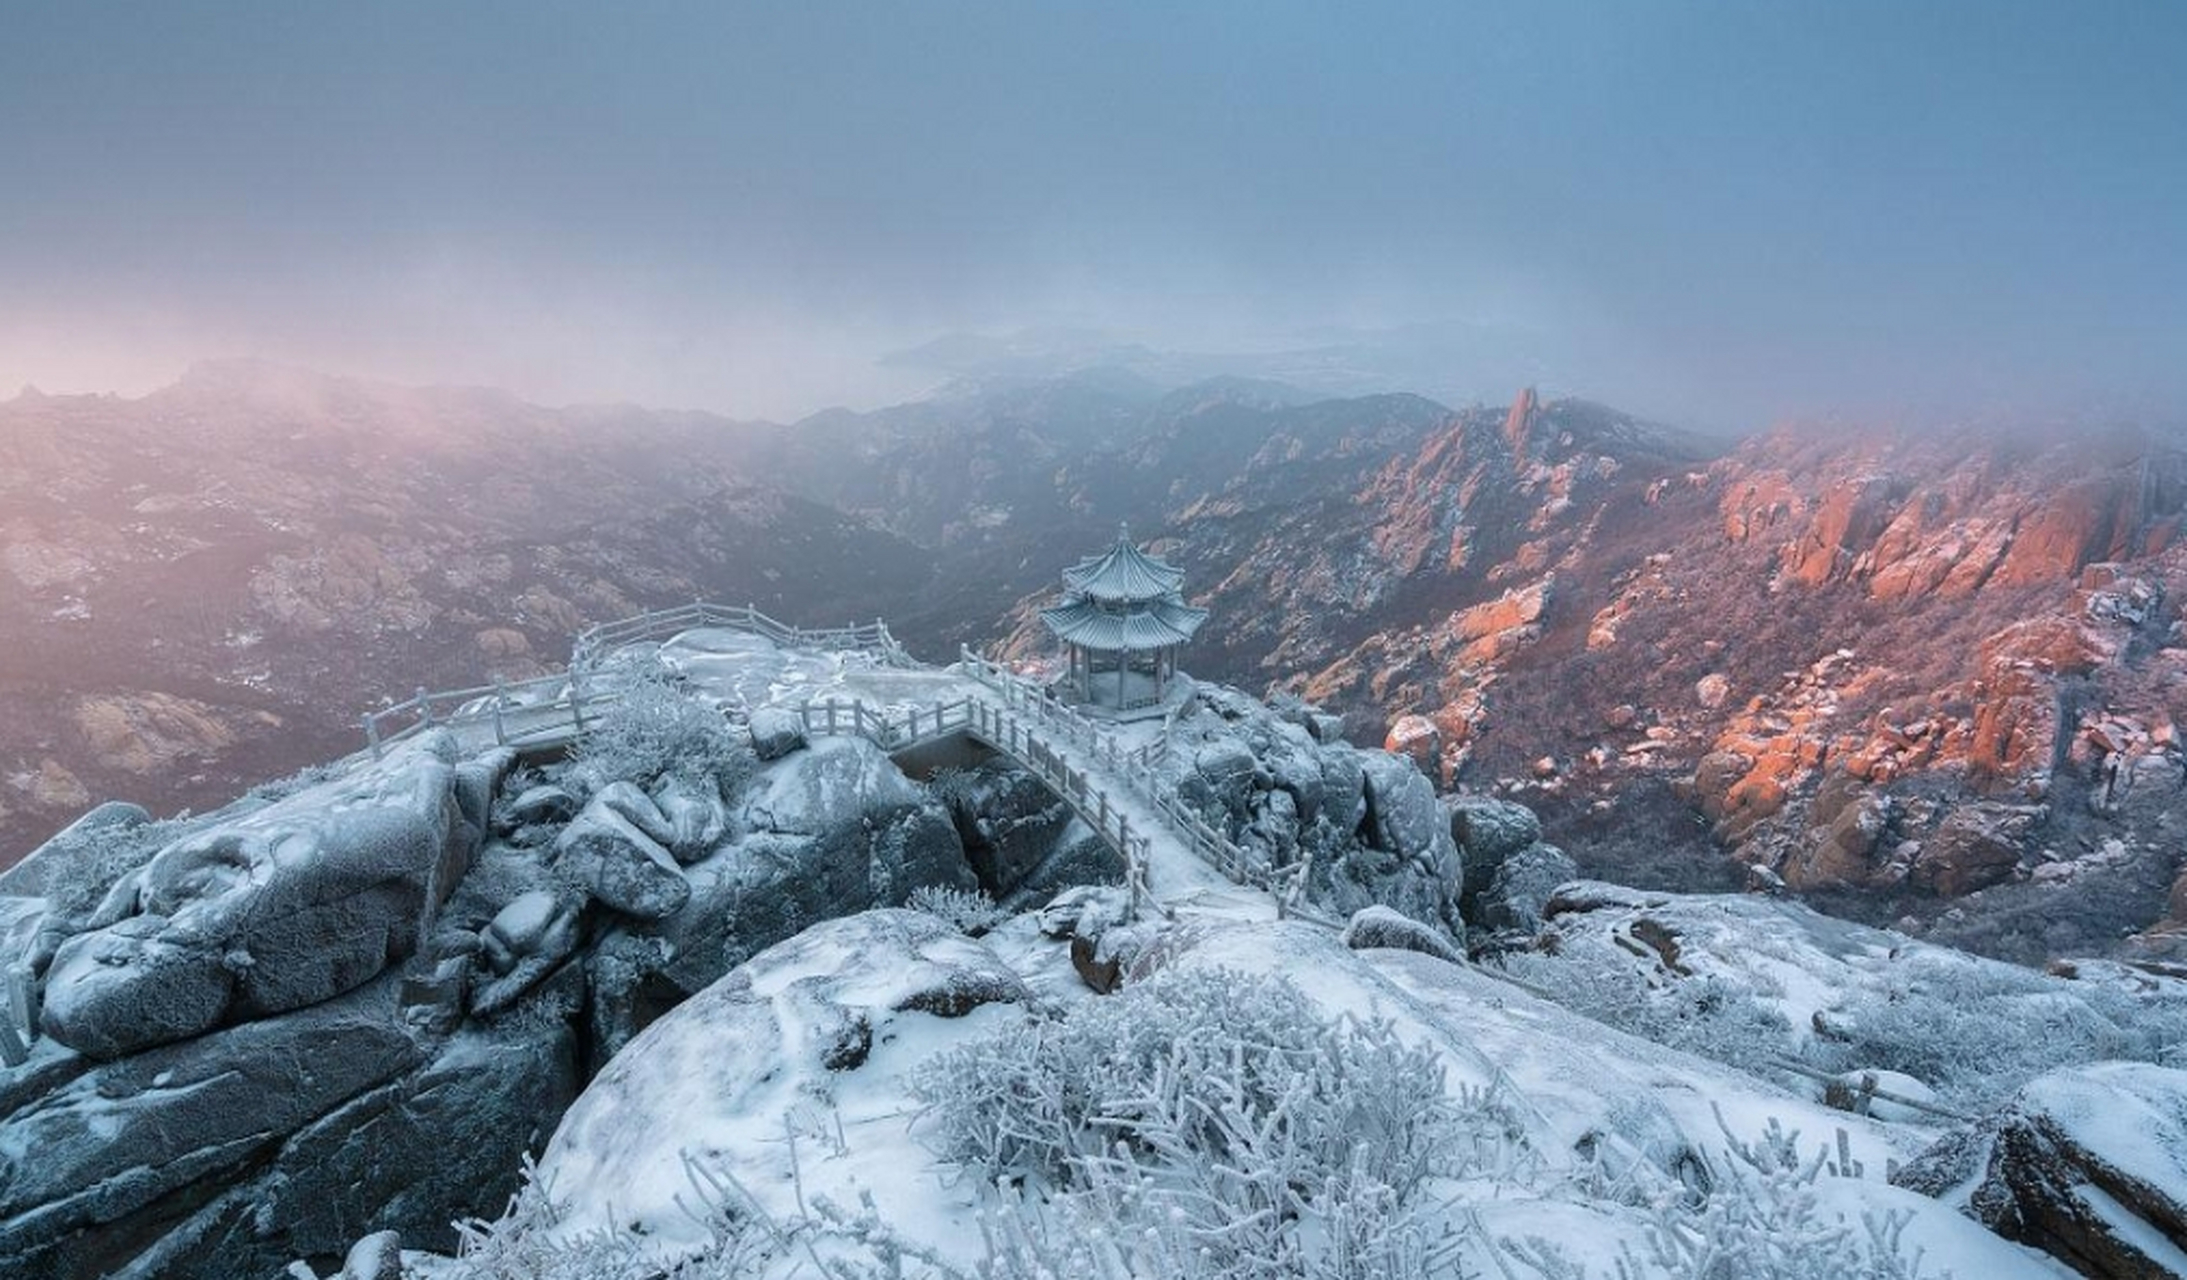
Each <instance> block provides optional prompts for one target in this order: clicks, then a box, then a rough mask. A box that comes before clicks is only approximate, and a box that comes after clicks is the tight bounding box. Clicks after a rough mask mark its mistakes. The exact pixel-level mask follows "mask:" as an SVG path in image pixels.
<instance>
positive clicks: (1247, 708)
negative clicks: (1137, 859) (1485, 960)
mask: <svg viewBox="0 0 2187 1280" xmlns="http://www.w3.org/2000/svg"><path fill="white" fill-rule="evenodd" d="M1296 720H1297V717H1296V716H1292V717H1287V716H1285V715H1284V714H1283V713H1281V712H1279V711H1277V710H1273V709H1271V708H1269V707H1267V706H1265V705H1263V704H1261V703H1259V702H1257V701H1255V700H1254V699H1252V698H1249V697H1247V696H1246V695H1244V694H1242V693H1240V692H1238V691H1237V690H1234V689H1227V688H1221V687H1218V686H1213V685H1205V684H1203V685H1200V686H1198V689H1197V692H1196V693H1195V695H1194V702H1193V703H1192V704H1191V705H1190V707H1189V709H1188V710H1187V712H1186V713H1185V714H1183V715H1181V716H1179V718H1178V719H1177V722H1176V723H1175V725H1174V726H1172V727H1171V729H1170V731H1169V742H1170V752H1169V756H1168V758H1167V760H1166V762H1165V763H1164V764H1163V766H1162V773H1163V778H1164V781H1165V782H1166V784H1167V785H1169V786H1170V787H1171V788H1173V789H1174V790H1175V792H1176V794H1177V796H1178V798H1179V799H1180V800H1182V801H1183V802H1184V803H1185V804H1187V805H1189V806H1191V807H1192V808H1193V809H1194V810H1195V811H1197V812H1198V813H1199V814H1200V816H1201V817H1202V818H1203V819H1205V820H1206V821H1207V822H1209V823H1211V824H1213V825H1215V826H1216V827H1218V828H1220V829H1221V830H1223V831H1224V832H1225V833H1226V834H1227V835H1229V836H1230V838H1231V839H1233V840H1234V841H1236V842H1237V843H1238V845H1239V846H1240V847H1241V848H1242V849H1244V850H1245V853H1246V856H1247V857H1248V859H1249V860H1251V861H1253V862H1254V863H1255V864H1257V866H1258V867H1259V868H1260V870H1261V871H1262V872H1263V873H1264V874H1268V875H1270V876H1271V877H1273V878H1277V879H1280V878H1281V877H1283V876H1285V875H1293V874H1296V873H1297V872H1298V870H1299V869H1300V868H1301V867H1305V868H1307V869H1308V877H1309V878H1308V883H1307V886H1306V896H1307V897H1308V898H1309V899H1310V900H1312V901H1313V902H1316V903H1319V904H1321V905H1322V907H1323V909H1324V910H1329V911H1335V912H1339V913H1343V914H1349V913H1351V912H1353V911H1357V910H1359V909H1360V908H1362V907H1367V906H1374V905H1377V904H1379V905H1382V906H1387V907H1391V908H1394V909H1395V910H1397V911H1398V912H1400V913H1402V914H1404V915H1407V916H1410V917H1412V918H1413V919H1415V920H1419V921H1422V922H1425V923H1428V924H1432V925H1435V926H1437V927H1440V928H1443V929H1445V930H1447V931H1449V932H1450V934H1451V935H1452V937H1453V938H1463V936H1464V925H1463V923H1462V921H1461V919H1460V916H1459V913H1458V896H1459V891H1460V889H1461V887H1462V884H1463V878H1464V876H1463V867H1462V864H1461V859H1460V854H1459V850H1458V847H1457V845H1456V844H1454V843H1453V842H1452V840H1451V836H1450V823H1449V820H1448V819H1447V818H1446V817H1445V815H1444V813H1443V810H1442V808H1441V806H1440V805H1439V804H1438V803H1437V801H1436V798H1435V788H1434V786H1433V785H1432V784H1431V783H1429V781H1428V780H1427V779H1426V778H1425V777H1423V776H1422V775H1421V773H1420V771H1419V770H1418V769H1416V768H1414V767H1413V765H1412V764H1411V762H1409V761H1407V760H1405V759H1404V758H1402V757H1399V756H1393V755H1390V754H1389V753H1387V752H1383V751H1362V750H1359V749H1357V748H1355V747H1352V746H1349V745H1346V744H1344V743H1341V742H1321V741H1318V740H1317V739H1316V738H1315V737H1314V735H1313V733H1312V732H1311V731H1309V730H1308V729H1307V728H1306V727H1305V726H1303V725H1301V724H1299V723H1297V722H1296Z"/></svg>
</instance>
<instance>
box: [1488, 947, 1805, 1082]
mask: <svg viewBox="0 0 2187 1280" xmlns="http://www.w3.org/2000/svg"><path fill="white" fill-rule="evenodd" d="M1498 959H1499V960H1500V962H1501V963H1502V965H1503V967H1504V969H1505V971H1506V972H1507V973H1509V974H1510V976H1511V977H1513V978H1516V979H1518V980H1519V981H1520V982H1521V983H1523V984H1524V985H1526V986H1528V987H1531V988H1533V989H1535V990H1538V991H1540V992H1541V993H1542V994H1543V995H1545V996H1546V997H1548V998H1549V999H1551V1000H1554V1001H1556V1002H1557V1003H1558V1004H1561V1005H1563V1006H1564V1007H1565V1008H1567V1009H1570V1010H1572V1011H1573V1012H1574V1013H1578V1014H1581V1015H1584V1016H1586V1017H1589V1018H1593V1019H1594V1020H1595V1021H1597V1022H1601V1023H1605V1024H1607V1025H1609V1026H1612V1027H1616V1028H1617V1029H1618V1030H1620V1031H1623V1032H1626V1033H1628V1034H1630V1035H1636V1036H1639V1037H1640V1038H1642V1039H1644V1040H1653V1041H1655V1042H1656V1043H1657V1044H1661V1045H1668V1046H1670V1047H1671V1048H1674V1049H1682V1050H1684V1051H1686V1052H1688V1053H1691V1054H1694V1055H1695V1056H1697V1057H1702V1058H1708V1059H1710V1060H1711V1061H1715V1062H1722V1063H1727V1064H1729V1065H1731V1066H1735V1067H1740V1068H1742V1069H1744V1070H1749V1071H1761V1070H1766V1069H1768V1068H1770V1067H1772V1066H1773V1065H1774V1064H1775V1063H1777V1062H1778V1061H1780V1060H1781V1059H1784V1058H1787V1057H1790V1056H1792V1055H1793V1054H1794V1053H1795V1052H1796V1047H1795V1046H1796V1040H1797V1037H1795V1035H1794V1034H1793V1028H1792V1024H1791V1023H1790V1022H1789V1021H1788V1020H1787V1019H1786V1018H1785V1016H1784V1014H1783V1013H1782V1012H1781V1011H1780V1010H1778V1009H1776V1008H1773V1007H1772V1006H1770V1005H1768V1004H1766V1003H1764V1002H1763V1001H1762V1000H1760V999H1758V998H1757V997H1756V995H1755V993H1754V992H1752V991H1749V990H1747V989H1746V988H1743V987H1739V986H1736V985H1733V984H1731V983H1728V982H1725V981H1724V980H1722V979H1721V978H1718V977H1716V976H1714V975H1708V976H1704V977H1700V978H1688V979H1683V980H1680V981H1676V982H1669V983H1665V984H1663V985H1661V986H1650V985H1648V984H1647V983H1646V982H1645V981H1643V980H1642V979H1641V978H1640V976H1639V975H1637V974H1636V973H1634V972H1633V971H1632V970H1631V969H1630V968H1627V967H1624V966H1622V965H1619V964H1616V963H1614V962H1609V961H1598V962H1595V963H1589V962H1587V961H1586V960H1585V959H1583V958H1582V957H1581V956H1579V955H1573V954H1565V955H1560V956H1556V957H1554V958H1552V957H1548V956H1543V955H1539V954H1536V953H1534V952H1528V951H1517V952H1509V953H1506V954H1504V955H1502V956H1500V957H1498Z"/></svg>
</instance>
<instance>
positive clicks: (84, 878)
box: [38, 818, 192, 920]
mask: <svg viewBox="0 0 2187 1280" xmlns="http://www.w3.org/2000/svg"><path fill="white" fill-rule="evenodd" d="M191 826H192V824H191V823H190V822H188V821H187V820H184V819H179V818H165V819H160V820H157V821H153V822H146V823H141V824H139V825H137V826H133V827H124V826H110V827H95V828H93V829H91V830H89V831H79V832H76V833H74V834H71V835H64V836H62V837H60V838H59V839H58V840H57V841H56V842H55V847H53V848H51V849H49V850H48V851H47V852H45V853H43V854H40V855H39V860H38V865H39V869H40V872H41V874H42V875H43V876H44V878H45V879H44V885H45V896H46V901H47V902H48V903H49V904H50V905H51V906H52V908H53V913H54V915H55V916H57V917H59V918H61V919H64V920H67V919H80V918H82V917H84V916H87V915H89V914H91V912H92V910H93V909H94V908H95V907H97V906H98V905H99V902H100V901H101V900H102V899H104V898H105V897H106V895H107V894H108V893H109V892H111V891H112V890H113V888H114V886H115V885H117V884H120V883H121V880H122V877H123V876H126V875H128V874H130V873H131V872H133V871H136V870H137V869H138V868H140V867H142V866H143V865H144V864H145V863H147V862H150V861H151V860H152V855H153V854H156V853H158V852H159V851H160V850H161V849H163V848H166V847H167V846H168V845H169V844H171V843H173V842H174V841H176V840H179V839H181V838H182V837H183V836H184V835H186V834H188V833H189V831H190V828H191Z"/></svg>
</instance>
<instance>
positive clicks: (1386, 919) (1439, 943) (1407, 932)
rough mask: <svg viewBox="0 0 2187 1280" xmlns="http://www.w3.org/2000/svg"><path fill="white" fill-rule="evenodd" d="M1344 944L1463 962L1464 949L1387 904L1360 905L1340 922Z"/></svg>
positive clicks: (1364, 949) (1353, 947)
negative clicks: (1342, 926)
mask: <svg viewBox="0 0 2187 1280" xmlns="http://www.w3.org/2000/svg"><path fill="white" fill-rule="evenodd" d="M1344 945H1345V946H1347V947H1350V948H1351V949H1352V950H1354V951H1369V950H1373V949H1375V948H1394V949H1396V950H1399V951H1417V952H1419V953H1420V954H1422V955H1429V956H1434V957H1436V958H1437V959H1439V960H1448V961H1450V962H1451V963H1452V964H1460V963H1463V962H1464V960H1465V958H1466V953H1465V952H1464V951H1463V950H1461V949H1460V948H1459V947H1458V946H1457V945H1455V944H1454V943H1452V942H1451V940H1450V939H1449V938H1446V937H1444V936H1443V935H1442V934H1440V933H1437V932H1436V931H1435V929H1434V928H1432V927H1431V926H1428V925H1424V924H1422V923H1420V922H1419V921H1418V920H1415V919H1413V918H1412V917H1410V916H1402V915H1399V914H1398V913H1397V912H1395V911H1392V910H1390V909H1389V908H1388V907H1381V906H1376V907H1363V908H1361V909H1360V910H1358V911H1355V912H1353V913H1352V918H1351V919H1350V920H1349V921H1347V922H1346V923H1345V925H1344Z"/></svg>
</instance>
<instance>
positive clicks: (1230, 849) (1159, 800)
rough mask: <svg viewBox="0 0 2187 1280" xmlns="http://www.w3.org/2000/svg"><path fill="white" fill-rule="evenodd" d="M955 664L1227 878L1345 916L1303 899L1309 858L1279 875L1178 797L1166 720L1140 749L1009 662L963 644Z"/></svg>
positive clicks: (1301, 914)
mask: <svg viewBox="0 0 2187 1280" xmlns="http://www.w3.org/2000/svg"><path fill="white" fill-rule="evenodd" d="M957 662H958V666H959V667H960V668H961V669H962V670H963V671H964V672H965V674H967V675H969V676H970V677H972V679H973V680H975V681H977V682H979V683H980V684H981V685H982V686H984V687H985V688H987V689H988V690H989V691H990V692H991V693H993V694H994V695H995V696H996V697H998V698H999V699H1001V701H1002V703H1003V706H1004V707H1006V708H1009V709H1011V710H1016V711H1019V712H1021V713H1023V714H1024V715H1026V716H1027V717H1028V718H1029V720H1030V721H1031V722H1032V723H1033V724H1036V725H1038V726H1040V727H1041V728H1044V729H1048V730H1050V731H1052V732H1054V733H1055V734H1056V735H1057V736H1058V737H1061V738H1062V739H1064V740H1065V741H1067V742H1069V743H1071V744H1072V745H1074V746H1077V747H1079V748H1081V749H1082V750H1084V751H1085V752H1087V753H1088V754H1089V755H1090V756H1091V757H1092V759H1093V761H1094V763H1095V764H1096V765H1098V766H1100V767H1101V769H1102V772H1103V773H1105V774H1106V775H1108V776H1109V777H1112V778H1115V779H1117V780H1118V781H1119V782H1120V783H1122V784H1123V786H1124V788H1125V789H1126V790H1127V791H1128V792H1129V793H1130V795H1131V796H1132V798H1133V799H1134V800H1136V801H1137V802H1138V803H1140V804H1142V805H1146V806H1148V807H1150V808H1152V809H1153V810H1154V811H1155V812H1156V813H1157V814H1159V815H1161V817H1162V819H1163V821H1164V825H1166V826H1168V827H1169V828H1170V830H1171V831H1172V832H1173V833H1175V835H1176V836H1177V838H1178V840H1179V841H1180V842H1181V843H1183V844H1184V846H1185V847H1186V848H1187V849H1190V850H1191V851H1192V853H1193V854H1194V856H1196V857H1198V858H1199V859H1200V860H1201V861H1203V862H1205V863H1206V864H1207V865H1209V866H1211V867H1213V868H1214V869H1215V870H1217V871H1219V872H1221V873H1222V875H1223V876H1224V878H1226V879H1228V880H1230V881H1231V882H1232V883H1234V884H1240V885H1244V886H1246V887H1248V888H1254V889H1260V890H1263V891H1265V892H1267V893H1269V894H1271V895H1273V896H1274V897H1275V899H1276V902H1277V905H1278V907H1279V909H1280V910H1281V911H1282V912H1283V913H1284V914H1285V915H1289V916H1296V917H1298V918H1299V919H1302V920H1306V921H1308V922H1310V923H1314V924H1320V925H1325V926H1327V927H1329V928H1339V927H1341V923H1340V922H1339V921H1337V920H1334V919H1332V918H1330V917H1328V916H1325V915H1322V914H1321V913H1320V912H1318V911H1315V910H1313V909H1312V908H1310V907H1308V906H1306V905H1305V904H1304V898H1305V887H1306V877H1307V873H1308V872H1309V871H1310V869H1311V866H1310V864H1308V863H1302V864H1300V865H1299V867H1298V868H1297V869H1296V872H1295V873H1294V874H1292V875H1289V876H1285V875H1281V874H1279V873H1277V872H1275V871H1274V870H1273V869H1272V868H1269V867H1268V866H1266V865H1265V864H1264V863H1261V862H1259V861H1257V860H1255V859H1254V858H1252V857H1251V856H1250V855H1249V854H1247V853H1246V851H1245V850H1244V849H1243V848H1241V847H1240V846H1239V845H1238V843H1237V842H1236V841H1234V840H1232V839H1231V838H1230V837H1229V836H1228V835H1226V834H1224V833H1223V832H1222V831H1220V830H1218V829H1217V828H1215V827H1214V826H1212V825H1210V824H1209V823H1208V821H1207V820H1206V819H1205V818H1202V817H1201V816H1200V815H1199V814H1198V813H1196V812H1194V811H1193V809H1192V807H1191V806H1190V805H1188V804H1186V803H1185V802H1184V801H1183V800H1181V799H1179V798H1178V796H1177V791H1176V789H1175V788H1174V787H1172V786H1169V785H1168V784H1167V783H1166V782H1165V781H1164V780H1163V779H1162V777H1161V776H1160V773H1159V772H1158V771H1159V769H1160V768H1161V766H1162V765H1164V764H1165V763H1167V761H1168V758H1169V742H1170V735H1169V733H1168V732H1167V731H1166V726H1165V732H1164V733H1163V734H1162V735H1161V736H1160V737H1159V738H1157V739H1156V740H1155V741H1154V743H1152V744H1150V745H1148V746H1146V747H1142V748H1139V749H1138V750H1136V751H1134V750H1127V749H1125V748H1123V747H1121V746H1119V745H1118V744H1117V742H1116V739H1115V738H1114V737H1113V736H1112V735H1111V734H1109V733H1108V732H1107V730H1105V729H1104V728H1103V727H1102V726H1100V725H1099V724H1097V723H1096V722H1095V721H1093V720H1092V719H1090V718H1088V717H1087V716H1085V715H1084V714H1082V713H1080V712H1079V711H1077V710H1075V709H1074V708H1072V707H1071V706H1070V705H1069V704H1067V703H1064V702H1062V701H1061V700H1060V699H1058V698H1056V697H1055V695H1054V694H1053V693H1051V692H1050V691H1048V690H1047V689H1044V688H1042V687H1041V686H1039V685H1037V684H1034V683H1033V682H1032V681H1029V680H1027V679H1025V678H1024V677H1022V676H1020V675H1018V674H1017V673H1015V672H1013V671H1011V670H1010V669H1009V668H1007V667H1004V666H1002V665H1001V664H999V663H997V662H994V661H992V660H990V659H988V658H986V657H983V656H981V655H980V654H976V653H974V652H972V650H970V649H969V648H962V647H960V648H959V650H958V657H957ZM983 736H984V735H983ZM991 741H992V740H991ZM995 745H997V746H1001V745H1003V744H1001V743H996V744H995ZM1013 754H1014V753H1013ZM1043 780H1044V781H1045V780H1046V779H1043ZM1051 785H1052V784H1051ZM1285 881H1288V883H1285Z"/></svg>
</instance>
